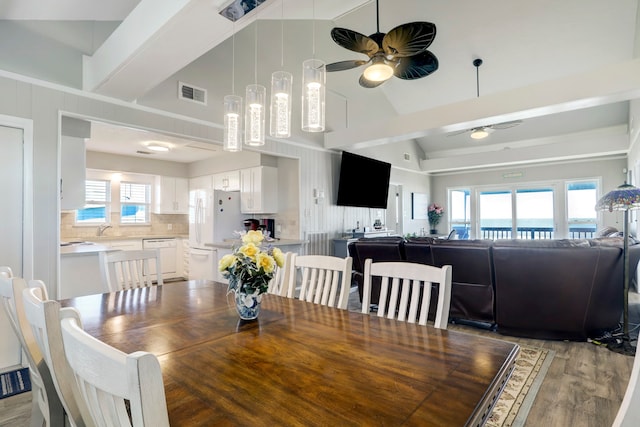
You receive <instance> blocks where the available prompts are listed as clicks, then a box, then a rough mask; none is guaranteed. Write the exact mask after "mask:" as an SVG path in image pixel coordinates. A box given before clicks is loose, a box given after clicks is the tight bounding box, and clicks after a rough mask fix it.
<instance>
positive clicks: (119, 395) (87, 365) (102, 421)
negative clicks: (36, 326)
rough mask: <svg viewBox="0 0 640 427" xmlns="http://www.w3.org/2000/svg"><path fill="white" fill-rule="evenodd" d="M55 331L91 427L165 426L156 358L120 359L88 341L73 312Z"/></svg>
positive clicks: (134, 356)
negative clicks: (91, 418) (92, 423)
mask: <svg viewBox="0 0 640 427" xmlns="http://www.w3.org/2000/svg"><path fill="white" fill-rule="evenodd" d="M60 325H61V329H62V340H63V342H64V352H65V355H66V357H67V361H68V362H69V366H70V367H71V369H72V371H73V373H74V376H75V379H76V381H77V383H78V388H79V389H80V394H81V395H82V397H83V399H84V401H85V403H86V405H87V406H88V407H89V410H90V412H91V415H92V417H93V421H94V423H95V424H96V425H98V426H105V427H106V426H133V427H142V426H145V427H165V426H169V416H168V413H167V402H166V398H165V394H164V384H163V381H162V372H161V371H160V363H159V362H158V359H157V358H156V356H154V355H153V354H151V353H148V352H145V351H136V352H134V353H131V354H126V353H123V352H122V351H120V350H118V349H116V348H114V347H111V346H110V345H108V344H106V343H104V342H102V341H100V340H98V339H96V338H94V337H92V336H91V335H89V334H88V333H86V332H85V331H84V330H83V329H82V327H81V326H80V325H81V321H80V315H79V313H78V312H77V311H76V310H75V309H72V311H70V312H69V313H66V314H65V317H63V318H62V319H61V322H60ZM127 402H128V403H127ZM129 414H130V415H129Z"/></svg>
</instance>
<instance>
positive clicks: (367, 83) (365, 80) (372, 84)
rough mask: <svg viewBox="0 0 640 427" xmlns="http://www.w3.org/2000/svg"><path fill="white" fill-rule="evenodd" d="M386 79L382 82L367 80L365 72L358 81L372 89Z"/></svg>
mask: <svg viewBox="0 0 640 427" xmlns="http://www.w3.org/2000/svg"><path fill="white" fill-rule="evenodd" d="M385 81H386V80H382V81H381V82H373V81H371V80H367V79H366V78H365V77H364V74H363V75H361V76H360V80H358V83H360V86H362V87H365V88H367V89H371V88H374V87H378V86H380V85H381V84H382V83H384V82H385Z"/></svg>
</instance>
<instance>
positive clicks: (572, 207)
mask: <svg viewBox="0 0 640 427" xmlns="http://www.w3.org/2000/svg"><path fill="white" fill-rule="evenodd" d="M597 201H598V198H597V182H596V181H575V182H568V183H567V222H568V225H569V238H571V239H585V238H590V237H593V236H594V234H595V232H596V228H597V225H598V218H597V213H596V210H595V208H594V206H595V205H596V203H597Z"/></svg>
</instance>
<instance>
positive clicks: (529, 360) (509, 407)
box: [485, 346, 555, 427]
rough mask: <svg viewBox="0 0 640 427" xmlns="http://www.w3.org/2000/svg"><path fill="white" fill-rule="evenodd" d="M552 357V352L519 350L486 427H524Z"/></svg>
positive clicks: (525, 348) (537, 349) (529, 348)
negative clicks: (509, 376) (509, 375)
mask: <svg viewBox="0 0 640 427" xmlns="http://www.w3.org/2000/svg"><path fill="white" fill-rule="evenodd" d="M554 354H555V353H554V352H553V350H546V349H541V348H533V347H523V346H520V353H519V354H518V357H517V358H516V363H515V368H514V370H513V373H512V374H511V378H509V381H507V384H506V385H505V387H504V390H503V391H502V394H501V395H500V398H499V399H498V401H497V402H496V404H495V406H494V407H493V411H492V412H491V415H489V418H488V420H487V423H486V424H485V425H486V426H488V427H522V426H524V423H525V421H526V419H527V415H529V410H530V409H531V405H533V401H534V400H535V398H536V394H537V393H538V390H539V388H540V385H541V384H542V381H543V380H544V377H545V375H546V374H547V370H548V369H549V365H550V364H551V361H552V360H553V356H554Z"/></svg>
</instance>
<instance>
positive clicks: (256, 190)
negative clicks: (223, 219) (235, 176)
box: [240, 166, 278, 213]
mask: <svg viewBox="0 0 640 427" xmlns="http://www.w3.org/2000/svg"><path fill="white" fill-rule="evenodd" d="M277 190H278V169H277V168H273V167H269V166H257V167H253V168H249V169H242V170H241V171H240V210H241V211H242V213H277V212H278V191H277Z"/></svg>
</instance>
